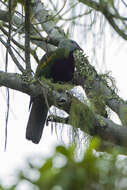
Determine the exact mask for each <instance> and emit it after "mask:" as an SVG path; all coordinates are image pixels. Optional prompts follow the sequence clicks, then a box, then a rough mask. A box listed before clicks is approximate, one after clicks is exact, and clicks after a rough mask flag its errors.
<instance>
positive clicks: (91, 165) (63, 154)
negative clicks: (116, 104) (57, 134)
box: [0, 137, 127, 190]
mask: <svg viewBox="0 0 127 190" xmlns="http://www.w3.org/2000/svg"><path fill="white" fill-rule="evenodd" d="M99 144H100V140H99V139H98V138H96V137H95V138H92V139H91V141H90V143H89V145H88V146H87V148H86V150H85V152H84V154H83V156H82V158H77V157H76V155H77V154H76V152H77V151H78V150H77V148H76V144H73V145H70V146H69V147H65V146H57V147H56V150H55V152H54V154H53V155H52V156H51V157H49V158H47V159H46V160H45V161H44V160H43V159H42V161H40V158H38V160H39V166H37V164H35V163H34V158H32V159H29V160H28V161H27V170H26V169H25V170H22V169H19V170H18V171H16V180H15V183H14V184H13V185H12V186H10V187H9V188H7V187H2V186H1V187H0V188H1V190H20V189H25V190H27V189H28V190H29V189H31V190H33V189H34V190H36V189H37V190H38V189H39V190H43V189H44V190H71V189H73V190H86V189H87V190H107V189H108V190H125V189H127V183H126V180H127V167H126V163H127V158H126V157H125V156H118V153H117V151H116V149H113V150H112V154H108V153H102V152H101V153H99V152H98V151H97V150H98V148H99ZM36 159H37V158H36ZM42 162H43V164H42ZM33 163H34V164H33ZM123 163H124V164H123Z"/></svg>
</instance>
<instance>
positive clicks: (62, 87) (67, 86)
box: [40, 77, 74, 92]
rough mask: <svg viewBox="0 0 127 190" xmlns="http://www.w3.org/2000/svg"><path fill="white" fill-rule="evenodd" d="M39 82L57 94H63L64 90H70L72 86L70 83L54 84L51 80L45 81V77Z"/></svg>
mask: <svg viewBox="0 0 127 190" xmlns="http://www.w3.org/2000/svg"><path fill="white" fill-rule="evenodd" d="M40 81H42V82H44V83H45V84H47V85H49V86H50V87H51V88H52V89H54V90H55V91H58V92H63V91H66V90H70V89H72V88H73V87H74V86H73V85H72V84H71V83H70V84H69V83H64V82H63V83H62V82H61V83H58V82H57V83H54V82H53V81H52V80H51V79H46V78H45V77H41V79H40Z"/></svg>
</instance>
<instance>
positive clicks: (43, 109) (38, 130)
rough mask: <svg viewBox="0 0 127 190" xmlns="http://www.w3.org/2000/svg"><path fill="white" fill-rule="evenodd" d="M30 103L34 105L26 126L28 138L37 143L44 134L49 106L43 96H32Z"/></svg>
mask: <svg viewBox="0 0 127 190" xmlns="http://www.w3.org/2000/svg"><path fill="white" fill-rule="evenodd" d="M30 104H32V107H31V111H30V115H29V120H28V123H27V128H26V139H28V140H31V141H32V142H33V143H36V144H37V143H39V141H40V139H41V136H42V132H43V128H44V125H45V120H46V117H47V112H48V108H47V106H46V104H45V101H44V99H43V98H42V96H37V97H35V98H31V101H30Z"/></svg>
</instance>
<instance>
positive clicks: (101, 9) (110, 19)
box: [79, 0, 127, 40]
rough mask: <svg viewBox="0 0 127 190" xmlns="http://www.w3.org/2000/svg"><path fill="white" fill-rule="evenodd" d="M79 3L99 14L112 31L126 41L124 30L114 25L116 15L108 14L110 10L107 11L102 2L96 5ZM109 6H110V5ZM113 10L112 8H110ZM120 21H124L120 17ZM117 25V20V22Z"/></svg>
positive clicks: (85, 0) (90, 2) (87, 0)
mask: <svg viewBox="0 0 127 190" xmlns="http://www.w3.org/2000/svg"><path fill="white" fill-rule="evenodd" d="M79 2H82V3H83V4H85V5H87V6H89V7H91V8H93V9H94V10H96V11H99V12H101V13H102V14H103V15H104V16H105V18H106V19H107V21H108V22H109V23H110V25H111V26H112V27H113V29H114V30H115V31H116V32H117V33H118V34H119V35H120V36H121V37H122V38H123V39H125V40H127V35H126V33H125V32H124V30H122V29H120V27H119V26H118V25H117V24H116V23H115V21H114V18H115V17H117V19H118V15H115V14H112V13H110V10H109V9H108V4H107V3H105V2H103V3H97V2H95V1H93V0H91V1H89V0H79ZM110 6H111V5H110ZM112 8H113V7H112ZM120 20H125V18H122V17H120ZM117 23H118V20H117Z"/></svg>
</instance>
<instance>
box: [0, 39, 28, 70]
mask: <svg viewBox="0 0 127 190" xmlns="http://www.w3.org/2000/svg"><path fill="white" fill-rule="evenodd" d="M0 42H1V43H2V44H3V45H4V46H5V47H6V48H7V47H8V45H7V43H6V42H4V40H3V39H2V38H0ZM8 52H9V54H10V56H11V58H12V59H13V61H14V63H15V64H16V66H17V67H18V69H19V70H20V71H21V72H22V73H25V70H24V68H23V67H22V65H21V64H20V63H19V61H18V60H17V58H16V57H15V55H14V53H13V51H12V50H11V48H8Z"/></svg>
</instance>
